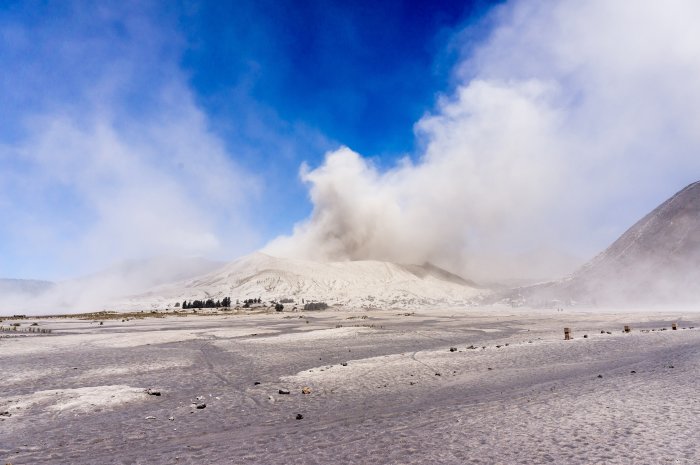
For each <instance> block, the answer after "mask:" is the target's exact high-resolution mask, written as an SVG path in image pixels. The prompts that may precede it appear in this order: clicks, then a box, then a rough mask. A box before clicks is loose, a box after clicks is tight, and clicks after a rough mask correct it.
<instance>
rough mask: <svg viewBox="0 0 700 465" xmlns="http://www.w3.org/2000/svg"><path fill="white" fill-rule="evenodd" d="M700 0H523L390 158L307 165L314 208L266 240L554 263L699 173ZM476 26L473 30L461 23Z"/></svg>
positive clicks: (575, 257)
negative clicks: (410, 140)
mask: <svg viewBox="0 0 700 465" xmlns="http://www.w3.org/2000/svg"><path fill="white" fill-rule="evenodd" d="M698 17H700V5H699V4H698V3H697V2H692V1H683V0H678V1H671V2H664V3H660V2H655V1H651V0H644V1H639V2H612V3H611V2H609V1H604V0H593V1H588V2H579V1H573V0H571V1H569V0H562V1H558V2H544V1H534V2H532V1H528V2H525V1H513V2H509V3H507V4H505V5H503V6H501V7H499V8H497V9H495V10H494V11H493V13H492V14H491V15H490V17H488V18H487V19H486V21H487V22H489V23H490V24H492V25H493V29H492V32H491V33H490V34H489V35H488V37H486V38H485V39H484V40H482V41H481V42H480V43H478V44H477V45H475V46H474V45H470V43H469V42H468V41H467V38H469V37H472V35H470V33H469V31H466V32H464V33H463V34H461V35H459V36H457V37H456V38H455V42H456V43H459V42H460V40H464V44H463V48H464V56H465V58H464V59H463V60H462V62H461V63H460V64H459V66H458V67H457V69H456V70H455V77H456V79H457V80H458V85H457V86H456V89H455V90H454V91H453V92H451V93H450V94H449V95H443V96H441V97H440V98H439V99H438V102H437V105H436V108H435V110H434V111H433V112H432V113H431V114H428V115H426V116H424V117H423V118H422V119H420V120H419V121H418V122H417V123H416V125H415V132H416V137H417V139H418V142H419V144H418V145H419V146H421V147H423V149H422V150H421V151H420V153H418V154H416V155H415V156H413V157H408V156H407V157H405V158H403V159H401V160H399V161H398V162H397V163H396V165H395V166H393V167H392V168H390V169H388V170H382V169H379V168H377V167H376V166H374V164H373V163H372V161H371V159H370V158H366V157H363V156H362V155H360V154H357V153H355V152H353V151H352V150H351V149H350V148H347V147H341V148H339V149H338V150H336V151H333V152H330V153H328V154H327V155H326V158H325V161H324V162H323V163H322V164H321V166H318V167H315V168H308V167H306V166H304V167H302V170H301V177H302V179H303V180H304V181H305V182H306V183H308V185H309V193H310V198H311V201H312V202H313V206H314V209H313V212H312V214H311V216H310V218H308V219H307V220H305V221H303V222H301V223H299V224H297V225H296V227H295V228H294V231H293V233H292V234H291V235H290V236H287V237H280V238H277V239H275V240H274V241H272V242H271V243H270V244H269V245H268V246H267V247H266V250H267V251H268V252H270V253H272V254H276V255H280V256H291V257H299V258H311V259H316V260H360V259H380V260H390V261H396V262H402V263H423V262H432V263H435V264H437V265H440V266H444V267H447V268H449V269H451V270H452V271H457V272H460V273H462V274H464V275H468V276H470V277H474V278H478V279H496V278H504V277H522V276H538V277H539V276H557V275H561V274H564V273H565V272H569V271H572V270H573V269H574V267H575V265H576V264H577V261H578V262H579V263H580V262H582V261H583V259H585V258H587V257H590V256H592V255H594V253H595V252H596V251H597V250H600V249H602V248H603V247H604V246H605V245H606V244H608V243H610V242H612V240H613V239H614V238H615V237H616V236H617V235H619V234H620V233H621V232H623V231H624V230H625V228H626V227H628V226H629V225H630V224H632V223H633V222H634V221H635V220H636V219H637V218H639V217H641V216H642V215H643V214H644V213H646V212H647V211H649V210H650V209H651V208H652V207H653V206H654V205H656V204H658V203H659V202H660V201H661V200H662V199H664V198H666V197H668V196H669V195H671V194H672V193H673V192H674V191H675V190H676V189H677V188H678V187H680V186H682V185H685V184H687V183H689V182H690V181H692V180H694V178H696V177H698V174H700V157H698V156H697V154H698V153H699V152H700V133H698V131H697V127H696V126H695V123H694V122H695V121H698V120H700V87H698V86H697V83H696V76H698V75H700V58H698V57H700V29H698V28H697V27H696V19H697V18H698ZM462 37H464V39H462Z"/></svg>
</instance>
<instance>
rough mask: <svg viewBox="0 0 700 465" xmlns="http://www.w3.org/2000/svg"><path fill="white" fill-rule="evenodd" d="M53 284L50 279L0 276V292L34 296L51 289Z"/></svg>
mask: <svg viewBox="0 0 700 465" xmlns="http://www.w3.org/2000/svg"><path fill="white" fill-rule="evenodd" d="M54 286H55V284H54V283H52V282H51V281H41V280H38V279H3V278H0V294H16V295H27V296H36V295H37V294H43V293H44V292H47V291H49V290H51V289H52V288H53V287H54Z"/></svg>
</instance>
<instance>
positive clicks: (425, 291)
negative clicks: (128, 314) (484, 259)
mask: <svg viewBox="0 0 700 465" xmlns="http://www.w3.org/2000/svg"><path fill="white" fill-rule="evenodd" d="M479 292H480V291H479V290H478V289H477V288H476V286H475V285H474V284H473V283H470V282H468V281H466V280H463V279H462V278H460V277H459V276H456V275H454V274H451V273H449V272H447V271H445V270H442V269H440V268H437V267H435V266H432V265H425V266H416V265H400V264H395V263H388V262H380V261H369V260H368V261H348V262H330V263H319V262H312V261H306V260H294V259H282V258H276V257H272V256H270V255H266V254H263V253H260V252H258V253H254V254H252V255H248V256H246V257H243V258H240V259H238V260H235V261H233V262H231V263H229V264H228V265H226V266H224V267H223V268H221V269H220V270H218V271H216V272H213V273H209V274H207V275H204V276H201V277H199V278H197V279H193V280H188V281H183V282H180V283H177V284H173V285H166V286H161V287H158V288H155V289H153V290H152V291H150V292H148V293H146V294H141V295H139V296H134V297H133V298H131V299H129V300H128V301H125V302H122V303H121V305H120V306H124V305H125V306H127V307H130V308H136V307H139V306H140V307H141V308H144V307H148V308H164V307H167V306H168V305H172V304H174V303H175V302H181V301H182V300H185V299H187V300H192V299H208V298H212V299H215V300H217V299H221V298H223V297H231V298H232V299H233V301H234V302H235V301H236V300H244V299H247V298H257V297H261V298H262V299H263V300H279V299H282V298H288V299H294V301H295V303H296V304H300V303H301V300H302V299H304V300H305V301H324V302H327V303H328V304H329V305H333V304H341V305H350V306H410V305H419V304H420V305H424V304H436V303H445V304H456V303H466V302H469V301H470V300H471V299H472V298H474V297H475V296H476V295H477V294H478V293H479Z"/></svg>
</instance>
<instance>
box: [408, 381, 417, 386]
mask: <svg viewBox="0 0 700 465" xmlns="http://www.w3.org/2000/svg"><path fill="white" fill-rule="evenodd" d="M408 384H410V385H411V386H413V385H414V384H416V383H414V382H413V381H410V382H409V383H408Z"/></svg>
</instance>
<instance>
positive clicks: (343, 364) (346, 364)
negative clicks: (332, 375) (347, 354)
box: [340, 362, 348, 367]
mask: <svg viewBox="0 0 700 465" xmlns="http://www.w3.org/2000/svg"><path fill="white" fill-rule="evenodd" d="M340 365H341V366H344V367H346V366H348V362H343V363H341V364H340Z"/></svg>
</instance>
